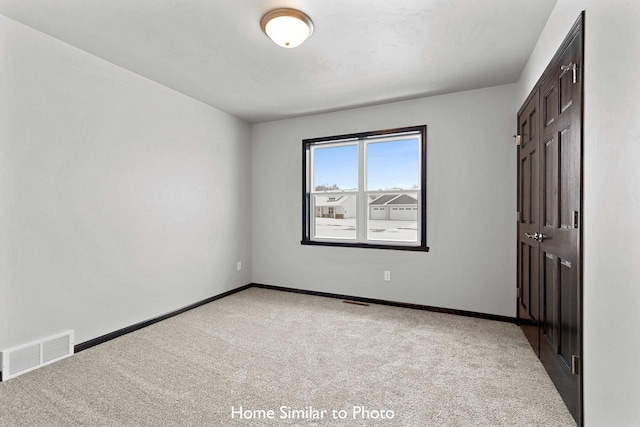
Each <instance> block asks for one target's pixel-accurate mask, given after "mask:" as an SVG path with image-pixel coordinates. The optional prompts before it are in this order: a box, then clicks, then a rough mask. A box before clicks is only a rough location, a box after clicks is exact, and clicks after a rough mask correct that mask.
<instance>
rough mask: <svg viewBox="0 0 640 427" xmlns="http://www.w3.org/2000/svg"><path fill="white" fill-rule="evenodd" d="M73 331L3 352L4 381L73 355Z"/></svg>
mask: <svg viewBox="0 0 640 427" xmlns="http://www.w3.org/2000/svg"><path fill="white" fill-rule="evenodd" d="M73 345H74V343H73V331H67V332H63V333H61V334H57V335H52V336H50V337H47V338H43V339H41V340H38V341H35V342H32V343H29V344H24V345H21V346H18V347H15V348H12V349H9V350H4V351H3V352H2V380H3V381H6V380H10V379H11V378H15V377H17V376H18V375H22V374H25V373H27V372H30V371H33V370H34V369H38V368H41V367H42V366H46V365H49V364H51V363H53V362H57V361H58V360H61V359H64V358H66V357H69V356H71V355H73Z"/></svg>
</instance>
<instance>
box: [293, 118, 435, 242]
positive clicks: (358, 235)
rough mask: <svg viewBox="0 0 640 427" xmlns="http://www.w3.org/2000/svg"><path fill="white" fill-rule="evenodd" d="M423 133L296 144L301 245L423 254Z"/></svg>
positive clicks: (387, 132) (403, 131)
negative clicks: (299, 149)
mask: <svg viewBox="0 0 640 427" xmlns="http://www.w3.org/2000/svg"><path fill="white" fill-rule="evenodd" d="M426 133H427V127H426V126H415V127H409V128H402V129H391V130H383V131H375V132H362V133H356V134H350V135H339V136H332V137H324V138H314V139H305V140H303V141H302V145H303V156H302V162H303V166H302V167H303V183H302V185H303V188H302V197H303V201H302V206H303V212H302V228H303V231H302V233H303V234H302V242H301V243H302V244H306V245H326V246H351V247H367V248H381V249H400V250H414V251H415V250H418V251H428V250H429V248H428V247H427V236H426V235H427V233H426V230H427V224H426V206H427V201H426V164H427V162H426V146H427V143H426Z"/></svg>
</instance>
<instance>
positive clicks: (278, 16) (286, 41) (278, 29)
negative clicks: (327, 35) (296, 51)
mask: <svg viewBox="0 0 640 427" xmlns="http://www.w3.org/2000/svg"><path fill="white" fill-rule="evenodd" d="M260 26H261V27H262V31H264V32H265V34H266V35H267V36H269V38H270V39H271V40H273V41H274V43H275V44H277V45H278V46H282V47H285V48H293V47H296V46H300V45H301V44H302V43H304V41H305V40H306V39H308V38H309V37H311V34H313V22H311V18H309V17H308V16H307V14H306V13H304V12H300V11H299V10H296V9H288V8H281V9H274V10H272V11H270V12H268V13H267V14H266V15H264V16H263V17H262V19H261V20H260Z"/></svg>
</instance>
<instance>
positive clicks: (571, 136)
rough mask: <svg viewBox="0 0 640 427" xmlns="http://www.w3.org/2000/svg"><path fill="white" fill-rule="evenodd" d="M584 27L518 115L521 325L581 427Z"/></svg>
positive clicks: (579, 25) (561, 51) (572, 37)
mask: <svg viewBox="0 0 640 427" xmlns="http://www.w3.org/2000/svg"><path fill="white" fill-rule="evenodd" d="M583 20H584V15H581V16H580V18H579V19H578V21H577V22H576V24H575V25H574V27H573V28H572V30H571V31H570V33H569V35H568V36H567V38H566V39H565V41H564V42H563V44H562V46H561V48H560V49H559V50H558V52H557V54H556V55H555V56H554V59H553V60H552V61H551V63H550V64H549V66H548V67H547V69H546V71H545V73H544V74H543V77H542V78H541V80H540V81H539V83H538V84H537V85H536V88H535V89H534V91H533V92H532V93H531V95H530V96H529V98H528V99H527V102H526V103H525V105H524V106H523V107H522V108H521V109H520V112H519V113H518V134H519V139H520V147H519V149H518V212H519V220H518V319H519V320H520V323H521V325H522V329H523V331H524V333H525V335H526V336H527V338H528V340H529V342H530V343H531V346H532V347H533V349H534V350H535V352H536V353H537V354H538V356H539V357H540V360H541V361H542V364H543V365H544V367H545V368H546V370H547V372H548V373H549V376H550V377H551V379H552V380H553V383H554V384H555V385H556V388H557V389H558V391H559V392H560V395H561V396H562V398H563V400H564V402H565V403H566V405H567V407H568V408H569V411H570V412H571V414H572V415H573V416H574V418H575V419H576V421H577V422H578V425H582V412H583V411H582V397H581V396H582V372H581V371H582V361H581V359H582V289H581V271H582V266H581V234H580V227H581V217H582V212H581V210H582V160H581V159H582V109H583V102H582V96H583V89H582V88H583V81H582V80H583V73H582V65H583V40H584V39H583V30H582V29H583V22H584V21H583Z"/></svg>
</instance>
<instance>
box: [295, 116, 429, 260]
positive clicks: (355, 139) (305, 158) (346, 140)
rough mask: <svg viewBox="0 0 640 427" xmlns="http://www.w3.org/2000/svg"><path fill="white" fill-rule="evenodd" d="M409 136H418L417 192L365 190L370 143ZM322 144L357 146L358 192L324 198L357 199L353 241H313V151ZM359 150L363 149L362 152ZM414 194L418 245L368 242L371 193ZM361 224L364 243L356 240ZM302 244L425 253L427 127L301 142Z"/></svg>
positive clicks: (398, 242)
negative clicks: (418, 182) (352, 197)
mask: <svg viewBox="0 0 640 427" xmlns="http://www.w3.org/2000/svg"><path fill="white" fill-rule="evenodd" d="M412 135H417V136H418V137H419V157H420V158H419V161H418V167H419V179H420V188H419V189H418V190H401V191H391V190H382V191H380V190H368V188H367V186H366V180H367V171H366V166H367V165H366V163H367V162H366V158H367V157H366V155H367V146H368V144H370V143H375V142H376V140H378V141H377V142H385V141H389V142H390V141H391V140H393V139H396V140H404V139H408V138H407V137H410V136H412ZM324 144H331V146H333V147H338V146H344V145H357V146H358V189H357V191H352V190H347V191H335V192H332V191H326V192H324V194H327V195H334V194H335V195H338V194H339V195H342V196H354V195H355V197H356V212H357V215H356V238H355V239H339V238H314V237H313V236H314V229H313V222H314V221H313V218H314V217H315V215H314V216H312V215H311V213H314V214H315V209H316V206H315V203H312V197H314V196H316V195H317V194H316V193H317V192H315V191H312V189H311V186H312V185H313V184H314V183H313V176H312V173H313V170H312V166H313V162H312V158H313V157H312V152H313V149H314V147H319V146H322V145H324ZM361 147H364V148H363V149H361ZM376 193H379V194H389V193H392V194H399V195H400V194H411V195H414V194H417V195H418V206H417V208H416V209H417V215H418V227H419V230H418V239H417V240H418V241H417V242H402V241H393V240H389V241H388V242H389V243H385V242H387V241H385V240H369V239H368V236H367V234H368V232H367V231H368V225H367V221H368V215H369V195H370V194H376ZM362 203H364V207H363V208H361V206H360V205H361V204H362ZM363 220H364V221H363ZM363 224H364V237H365V240H366V241H362V240H358V234H360V236H362V235H363V234H362V231H360V232H358V227H362V226H363ZM300 243H301V244H302V245H315V246H337V247H355V248H370V249H391V250H403V251H421V252H428V251H429V247H428V246H427V126H426V125H421V126H410V127H403V128H395V129H385V130H377V131H369V132H358V133H352V134H345V135H335V136H327V137H322V138H310V139H303V140H302V240H301V241H300Z"/></svg>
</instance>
